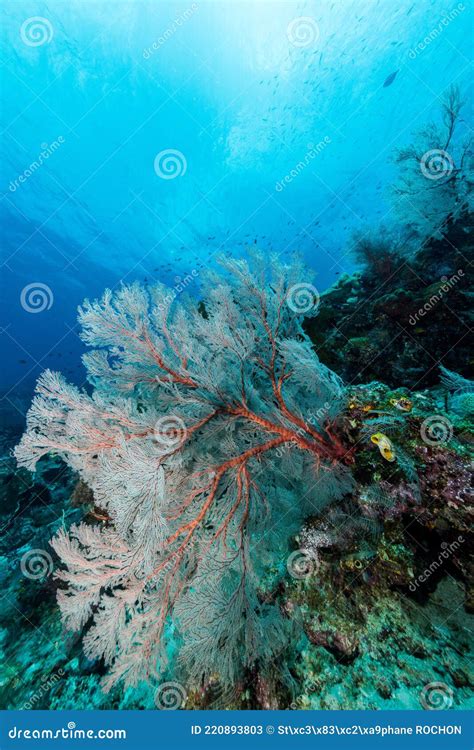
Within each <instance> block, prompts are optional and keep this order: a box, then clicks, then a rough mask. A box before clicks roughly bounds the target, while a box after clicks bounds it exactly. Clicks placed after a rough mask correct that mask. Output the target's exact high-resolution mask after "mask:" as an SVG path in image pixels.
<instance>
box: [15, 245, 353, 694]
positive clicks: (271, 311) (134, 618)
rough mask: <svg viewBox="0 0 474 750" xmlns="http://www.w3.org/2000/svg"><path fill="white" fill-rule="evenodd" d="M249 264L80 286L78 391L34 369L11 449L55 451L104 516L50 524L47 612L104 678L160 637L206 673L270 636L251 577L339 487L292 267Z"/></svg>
mask: <svg viewBox="0 0 474 750" xmlns="http://www.w3.org/2000/svg"><path fill="white" fill-rule="evenodd" d="M254 264H255V266H254V270H253V272H251V271H250V269H249V267H248V265H247V263H246V262H245V261H244V260H226V261H222V265H223V268H224V270H223V274H222V275H221V276H217V275H214V274H211V273H210V274H208V276H207V277H206V279H205V280H203V287H202V295H203V297H202V303H201V304H200V305H199V306H198V305H197V304H196V301H195V300H193V299H191V298H185V295H184V294H182V295H181V296H180V298H179V300H173V299H172V295H170V293H169V290H167V289H166V287H164V286H162V285H159V284H157V285H156V286H153V287H147V288H143V287H141V286H140V285H139V284H133V285H131V286H123V287H122V288H121V289H120V290H119V291H117V292H116V293H115V294H112V293H111V292H110V291H107V292H106V293H105V294H104V296H103V298H102V299H101V300H100V301H96V302H89V301H88V300H86V302H85V303H84V305H83V307H82V308H80V311H79V319H80V322H81V323H82V327H83V333H82V337H83V339H84V341H85V342H86V343H87V344H89V345H91V346H93V347H95V348H94V350H93V351H91V352H90V353H88V354H87V355H85V357H84V362H85V365H86V368H87V370H88V376H89V381H90V383H91V385H92V386H93V392H92V395H88V394H87V393H86V392H84V391H80V390H78V389H77V388H76V387H74V386H72V385H69V384H68V383H67V382H66V381H65V380H64V379H63V377H62V376H61V375H60V374H58V373H54V372H51V371H46V372H45V373H44V374H43V375H42V376H41V378H40V379H39V382H38V385H37V395H36V396H35V398H34V401H33V404H32V406H31V409H30V411H29V413H28V417H27V430H26V433H25V435H24V436H23V438H22V440H21V443H20V444H19V446H18V447H17V448H16V457H17V460H18V463H19V464H20V465H22V466H26V467H28V468H29V469H31V470H34V468H35V465H36V463H37V461H38V460H39V459H40V458H41V457H42V456H43V455H45V454H46V453H54V454H57V455H59V456H61V457H62V458H63V459H64V460H65V461H66V462H67V463H68V464H69V465H70V466H71V467H72V468H73V469H75V470H77V471H78V472H79V475H80V477H81V479H82V480H83V482H85V483H86V484H87V485H88V486H89V487H90V488H91V489H92V491H93V494H94V498H95V502H96V504H97V505H98V506H99V507H101V508H103V509H104V512H105V513H106V514H107V516H108V519H109V520H108V521H107V522H105V523H103V524H102V525H101V526H100V525H96V526H91V525H86V524H80V525H79V526H73V527H72V528H71V529H70V530H69V531H65V530H61V531H60V532H59V533H58V535H57V536H56V537H55V538H54V539H53V540H52V545H53V547H54V549H55V551H56V552H57V554H58V556H59V558H60V559H61V561H62V562H63V564H64V567H63V568H62V569H61V570H59V571H58V572H57V573H56V576H57V577H58V578H59V579H60V581H62V582H63V584H62V585H63V587H62V588H60V590H59V593H58V600H59V605H60V607H61V610H62V614H63V617H64V620H65V622H66V625H67V626H68V627H69V628H71V629H74V630H82V629H86V628H87V629H86V633H85V636H84V647H85V651H86V653H87V655H88V656H90V657H92V658H95V657H103V659H104V660H105V663H106V664H107V665H108V666H109V673H108V676H107V678H106V679H105V682H104V684H105V687H106V688H107V687H110V685H112V684H113V683H114V682H116V681H117V680H120V679H123V680H124V681H125V682H126V683H127V684H136V683H137V682H138V681H139V680H140V679H150V678H151V677H152V676H153V675H156V674H162V673H163V670H164V669H165V668H166V664H167V656H169V653H170V651H173V653H174V652H178V653H179V658H180V660H181V662H182V664H183V665H184V668H185V669H186V672H187V674H188V675H189V677H190V679H193V680H201V679H205V678H206V677H207V678H208V677H209V676H210V675H215V674H216V673H217V674H218V675H219V676H220V679H221V681H222V682H224V683H226V682H227V683H229V682H232V681H234V680H235V679H237V677H238V674H239V672H240V671H241V670H242V669H244V668H245V667H250V666H253V665H254V664H255V663H256V661H257V660H259V661H260V662H262V661H263V662H264V661H265V660H267V659H269V658H271V656H272V654H275V653H278V651H279V650H281V648H282V646H283V645H284V642H285V641H284V639H285V628H286V622H285V618H284V616H283V615H282V613H281V612H280V610H279V609H278V607H277V606H275V605H272V604H271V603H269V602H268V601H266V600H265V597H262V595H261V591H259V586H261V581H262V577H263V575H264V574H265V572H267V571H268V569H269V566H271V565H275V563H283V564H284V561H285V558H286V555H287V550H288V548H287V544H288V538H289V536H290V535H291V534H292V533H295V532H296V531H297V530H298V528H299V525H300V523H301V521H302V519H303V518H304V517H305V516H306V515H308V513H309V512H314V511H315V510H320V509H321V508H322V507H323V506H324V504H326V503H328V502H330V501H331V500H334V499H336V498H338V497H341V496H342V495H343V494H344V493H345V492H347V491H349V490H350V489H351V482H352V480H351V472H350V469H349V468H348V464H349V463H350V461H351V453H350V451H348V450H346V448H345V447H344V445H343V443H342V442H341V439H340V438H339V437H338V430H337V415H338V414H339V413H340V410H341V408H342V400H343V398H344V391H343V388H342V385H341V382H340V380H339V379H338V377H337V376H336V375H335V374H334V373H332V372H331V371H330V370H328V369H327V368H326V367H325V366H323V365H322V364H321V363H320V362H319V360H318V358H317V356H316V355H315V353H314V351H313V349H312V347H311V344H310V341H309V339H308V337H307V336H306V334H305V333H304V331H303V329H302V326H301V322H302V316H301V315H299V314H298V313H297V312H295V309H296V305H295V304H294V300H293V297H292V295H294V294H298V292H299V291H301V290H302V291H303V292H304V293H306V294H309V295H311V294H312V292H311V287H310V286H309V285H308V284H307V283H305V284H302V285H299V284H298V282H301V279H302V278H303V279H304V278H305V277H304V276H303V273H304V269H303V268H301V267H299V266H297V265H292V267H291V269H290V268H287V267H284V266H282V265H280V264H279V263H278V262H277V261H276V260H275V259H273V260H272V261H271V262H270V263H269V264H266V263H264V262H263V261H262V259H261V258H258V257H256V258H255V259H254ZM300 286H301V289H300ZM310 302H311V300H310ZM307 308H308V305H306V306H305V311H306V313H307V312H308V310H307ZM171 642H172V645H173V648H170V643H171Z"/></svg>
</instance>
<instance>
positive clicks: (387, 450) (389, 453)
mask: <svg viewBox="0 0 474 750" xmlns="http://www.w3.org/2000/svg"><path fill="white" fill-rule="evenodd" d="M370 439H371V441H372V442H373V443H374V444H375V445H376V446H377V447H378V449H379V451H380V454H381V456H383V458H385V460H386V461H390V462H392V461H395V451H394V448H393V445H392V441H391V440H389V439H388V437H387V436H386V435H384V434H383V432H375V433H374V434H373V435H371V436H370Z"/></svg>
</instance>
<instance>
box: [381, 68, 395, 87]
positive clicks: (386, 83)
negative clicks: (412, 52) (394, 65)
mask: <svg viewBox="0 0 474 750" xmlns="http://www.w3.org/2000/svg"><path fill="white" fill-rule="evenodd" d="M397 73H398V70H395V71H394V72H393V73H390V75H389V77H388V78H386V79H385V81H384V84H383V88H384V89H386V88H387V86H391V84H392V83H393V82H394V80H395V78H396V77H397Z"/></svg>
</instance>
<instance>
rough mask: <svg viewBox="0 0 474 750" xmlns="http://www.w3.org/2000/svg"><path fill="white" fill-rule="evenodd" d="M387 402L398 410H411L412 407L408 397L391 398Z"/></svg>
mask: <svg viewBox="0 0 474 750" xmlns="http://www.w3.org/2000/svg"><path fill="white" fill-rule="evenodd" d="M389 403H390V404H392V406H394V407H395V408H396V409H400V411H411V410H412V409H413V401H410V399H409V398H405V397H402V398H391V399H390V402H389Z"/></svg>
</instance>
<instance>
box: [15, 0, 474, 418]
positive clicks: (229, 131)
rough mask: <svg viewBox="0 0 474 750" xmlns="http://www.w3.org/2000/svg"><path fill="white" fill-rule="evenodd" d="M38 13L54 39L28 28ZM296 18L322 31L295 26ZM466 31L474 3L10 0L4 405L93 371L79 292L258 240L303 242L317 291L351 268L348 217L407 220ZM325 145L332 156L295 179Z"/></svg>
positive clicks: (175, 274)
mask: <svg viewBox="0 0 474 750" xmlns="http://www.w3.org/2000/svg"><path fill="white" fill-rule="evenodd" d="M455 9H457V10H456V13H454V14H453V10H455ZM448 14H451V15H450V16H449V18H448ZM35 17H40V19H42V21H41V23H42V25H43V28H42V29H40V34H41V33H42V34H45V35H46V36H45V41H43V43H41V44H37V43H36V41H37V40H38V37H36V41H35V37H31V38H29V37H28V33H29V32H28V27H27V25H26V26H25V23H26V22H27V21H28V20H29V19H31V18H35ZM300 17H307V18H309V23H310V28H309V32H310V35H311V34H312V38H311V37H310V39H309V43H308V40H307V39H302V40H300V39H296V41H297V43H296V44H295V43H294V39H293V41H292V39H291V38H289V36H291V33H290V34H289V33H288V32H289V29H291V24H292V22H293V21H294V19H295V18H300ZM178 21H179V23H178ZM471 28H472V7H471V6H470V4H469V3H468V2H467V0H465V2H464V3H455V2H454V1H453V2H452V3H450V2H444V1H443V0H397V2H394V0H370V1H367V0H356V1H355V2H352V1H351V0H338V1H335V2H329V1H328V0H324V1H322V2H321V0H318V2H278V3H276V2H258V3H257V2H254V3H250V2H249V3H247V2H245V3H243V2H242V3H237V2H230V1H228V2H224V0H222V2H219V3H205V2H199V3H196V4H193V3H191V2H187V3H167V2H142V1H141V0H135V1H134V2H101V1H100V0H81V1H79V2H78V1H77V0H62V1H59V0H56V1H54V2H49V3H43V2H23V0H15V1H14V2H12V1H11V0H10V1H8V0H7V2H5V3H4V6H3V32H2V49H1V60H2V67H1V76H2V111H1V119H2V122H1V129H2V135H3V138H2V157H3V170H2V177H1V182H0V191H1V204H0V210H1V222H2V235H3V243H2V255H3V260H4V264H3V267H2V291H3V295H2V310H1V317H2V322H1V326H2V333H3V335H2V343H3V347H4V367H3V372H2V381H3V382H2V389H3V393H4V394H5V395H6V397H7V400H8V403H10V404H13V405H15V403H16V402H15V398H16V396H17V395H18V394H27V395H29V394H30V392H31V390H32V388H33V384H34V380H35V378H36V377H37V375H38V373H39V372H40V371H41V370H43V369H44V368H45V367H46V366H52V367H54V368H55V369H61V370H62V371H63V372H66V374H67V376H68V379H69V380H73V381H76V382H78V383H81V382H82V380H83V378H84V371H83V370H82V367H81V365H80V363H79V357H80V353H81V351H82V344H81V342H80V340H79V339H78V336H77V330H78V329H77V327H76V308H77V305H78V304H80V302H81V301H82V300H83V298H84V297H85V296H90V297H94V296H96V295H99V294H100V293H101V292H102V290H103V288H104V287H107V286H108V287H115V286H117V285H118V284H119V283H120V281H121V280H122V279H125V280H127V281H131V280H134V279H140V280H144V279H145V278H146V279H147V280H148V281H150V282H151V281H153V280H155V279H160V280H163V281H166V282H168V283H170V284H171V285H173V284H175V283H176V279H177V278H183V277H184V276H186V274H189V273H191V272H192V271H193V270H195V271H196V272H199V271H200V270H201V269H202V267H203V266H208V265H212V264H214V263H215V258H216V256H217V255H218V254H219V252H222V251H225V252H226V253H232V254H237V255H238V254H245V253H246V252H247V250H248V247H249V246H253V245H255V244H256V245H257V246H258V247H259V248H261V249H263V250H265V251H267V250H268V251H270V250H273V251H277V252H279V253H281V254H283V255H288V256H290V255H291V253H293V252H294V251H295V250H297V251H299V252H301V253H302V254H303V255H304V256H305V258H306V260H307V262H308V264H309V265H310V267H311V268H312V269H314V271H315V272H316V273H317V277H316V283H317V286H318V288H319V289H320V290H323V289H325V288H326V287H328V286H329V285H330V284H331V283H333V282H334V280H335V279H336V278H337V275H338V274H341V273H343V272H345V271H350V270H352V269H353V259H352V257H351V253H350V248H351V237H352V234H353V232H354V231H355V230H359V229H361V228H366V227H370V226H372V225H373V226H376V225H378V224H379V223H380V222H383V223H385V224H386V225H388V226H390V225H391V224H393V223H394V222H396V220H397V219H396V217H395V215H394V213H393V210H392V204H391V202H390V197H389V186H390V183H391V181H392V179H393V174H394V166H393V164H392V163H391V159H392V157H393V155H394V152H395V149H396V148H397V147H400V146H403V145H404V144H406V143H407V142H409V139H410V134H411V133H412V132H413V131H414V130H417V129H419V128H420V127H422V126H424V125H425V124H426V123H427V122H428V121H429V120H430V119H432V118H435V117H437V116H438V113H439V107H440V96H441V95H442V94H443V91H445V90H446V88H447V87H448V86H449V85H450V84H452V83H455V84H457V85H458V86H459V87H460V89H461V91H462V92H463V94H465V95H466V94H467V95H468V94H469V77H468V76H469V73H468V65H469V57H470V35H469V33H468V32H469V29H471ZM427 36H428V43H426V41H425V43H424V42H423V40H426V38H427ZM25 39H26V40H27V41H26V42H25ZM32 40H33V43H31V42H32ZM28 42H29V43H28ZM420 43H421V44H422V46H420ZM422 47H424V48H422ZM395 73H396V75H394V74H395ZM384 84H385V85H384ZM45 144H46V146H47V147H48V148H49V149H50V151H51V153H50V154H49V156H48V158H47V159H46V160H45V161H44V163H43V164H41V165H40V167H39V168H38V169H34V171H33V172H32V173H31V174H29V176H27V177H26V178H25V170H28V168H29V166H30V165H31V164H32V162H34V161H35V160H37V159H38V157H39V155H40V154H41V152H42V150H43V149H44V148H45ZM311 144H312V145H313V147H315V146H316V145H317V144H320V146H319V148H318V153H317V154H316V155H315V156H314V158H313V157H310V158H309V160H308V163H307V164H305V167H304V169H302V170H301V171H300V172H299V173H298V174H297V176H296V177H294V178H292V179H291V180H287V181H285V175H289V176H290V177H291V170H292V169H294V168H295V166H296V165H297V164H298V163H299V162H300V161H301V160H303V159H305V156H306V155H307V154H308V150H309V149H310V148H311ZM321 144H322V145H321ZM169 149H173V150H175V151H178V152H179V155H178V163H177V165H176V168H177V169H179V170H181V172H182V174H181V176H179V177H176V178H174V179H163V177H162V176H160V175H159V174H157V171H156V170H155V166H154V165H155V158H156V156H157V154H159V153H160V152H162V151H166V150H169ZM30 171H31V170H30ZM21 175H22V176H23V180H21V181H19V177H20V176H21ZM15 181H16V182H15ZM282 181H283V182H282ZM278 185H280V187H278ZM282 185H283V187H281V186H282ZM38 283H40V284H43V285H46V287H47V288H48V290H49V291H48V294H49V295H50V296H49V298H48V300H47V309H44V310H43V311H42V312H41V313H40V314H35V313H31V312H29V311H28V310H26V309H24V306H22V304H21V294H22V290H24V289H25V287H26V286H27V285H30V284H38ZM198 284H199V278H198V274H197V277H196V282H194V281H193V285H194V286H195V287H196V288H195V290H194V292H195V293H196V294H198ZM194 286H193V289H194ZM190 291H191V289H190ZM13 408H16V407H15V406H13Z"/></svg>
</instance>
